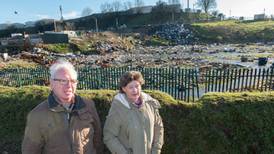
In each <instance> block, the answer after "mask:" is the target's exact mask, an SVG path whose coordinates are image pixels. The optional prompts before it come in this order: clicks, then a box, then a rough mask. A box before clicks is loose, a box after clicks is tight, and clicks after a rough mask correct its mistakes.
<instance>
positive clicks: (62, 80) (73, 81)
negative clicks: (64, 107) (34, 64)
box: [52, 79, 78, 85]
mask: <svg viewBox="0 0 274 154" xmlns="http://www.w3.org/2000/svg"><path fill="white" fill-rule="evenodd" d="M52 80H53V81H58V82H59V83H60V84H61V85H67V84H69V83H72V84H77V83H78V80H73V79H72V80H65V79H52Z"/></svg>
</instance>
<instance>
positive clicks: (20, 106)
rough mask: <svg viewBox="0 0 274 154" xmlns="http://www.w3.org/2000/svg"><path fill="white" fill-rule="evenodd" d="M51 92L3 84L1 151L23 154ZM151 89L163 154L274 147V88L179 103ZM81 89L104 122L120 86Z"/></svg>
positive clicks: (268, 150)
mask: <svg viewBox="0 0 274 154" xmlns="http://www.w3.org/2000/svg"><path fill="white" fill-rule="evenodd" d="M48 92H49V89H48V88H46V87H40V86H28V87H22V88H10V87H0V124H1V125H0V153H3V152H7V153H9V154H16V153H20V144H21V140H22V137H23V132H24V127H25V120H26V115H27V113H28V112H29V111H30V110H31V109H32V108H33V107H34V106H36V105H37V103H39V102H41V101H42V100H44V99H45V98H46V97H47V94H48ZM147 92H148V93H150V94H151V95H152V96H153V97H155V98H157V99H158V100H159V101H160V102H161V104H162V108H161V110H160V113H161V115H162V118H163V121H164V125H165V145H164V147H163V152H162V153H163V154H176V153H178V154H182V153H190V154H192V153H193V154H194V153H195V154H196V153H271V151H274V128H273V126H274V117H273V115H274V92H267V93H234V94H232V93H209V94H207V95H204V96H203V97H202V98H201V100H200V101H199V102H196V103H184V102H179V101H176V100H174V99H173V98H172V97H170V96H169V95H167V94H165V93H162V92H159V91H147ZM78 93H79V94H80V95H82V96H83V97H87V98H90V99H94V101H95V102H96V106H97V110H98V112H99V115H100V117H101V120H102V121H104V120H105V116H106V115H107V112H108V109H109V107H110V102H111V99H112V97H113V96H114V95H115V91H109V90H88V91H79V92H78ZM102 123H103V122H102Z"/></svg>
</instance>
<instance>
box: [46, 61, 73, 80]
mask: <svg viewBox="0 0 274 154" xmlns="http://www.w3.org/2000/svg"><path fill="white" fill-rule="evenodd" d="M49 70H50V79H54V78H55V75H56V73H57V72H58V71H60V70H67V71H69V73H70V75H71V77H72V79H76V80H77V76H78V75H77V72H76V70H75V68H74V66H73V65H72V64H71V63H70V62H68V61H66V60H64V59H58V60H57V61H56V62H55V63H54V64H53V65H51V66H50V68H49Z"/></svg>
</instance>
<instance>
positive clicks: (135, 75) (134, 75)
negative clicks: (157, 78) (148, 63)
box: [119, 71, 145, 93]
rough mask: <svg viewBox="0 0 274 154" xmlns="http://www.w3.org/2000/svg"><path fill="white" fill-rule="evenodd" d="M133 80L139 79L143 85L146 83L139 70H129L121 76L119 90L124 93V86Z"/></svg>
mask: <svg viewBox="0 0 274 154" xmlns="http://www.w3.org/2000/svg"><path fill="white" fill-rule="evenodd" d="M131 81H138V82H139V83H140V84H141V85H143V84H144V83H145V80H144V78H143V76H142V74H141V72H139V71H128V72H126V73H124V74H123V75H122V76H121V77H120V84H119V90H120V92H121V93H124V91H123V89H122V88H123V87H125V86H127V84H128V83H130V82H131Z"/></svg>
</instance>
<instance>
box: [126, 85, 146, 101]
mask: <svg viewBox="0 0 274 154" xmlns="http://www.w3.org/2000/svg"><path fill="white" fill-rule="evenodd" d="M122 89H123V91H124V92H125V93H126V95H127V97H128V99H129V100H131V101H133V102H136V101H137V100H138V99H139V97H140V95H141V90H142V88H141V84H140V83H139V82H138V81H136V80H134V81H131V82H130V83H128V84H127V85H126V86H125V87H122Z"/></svg>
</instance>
